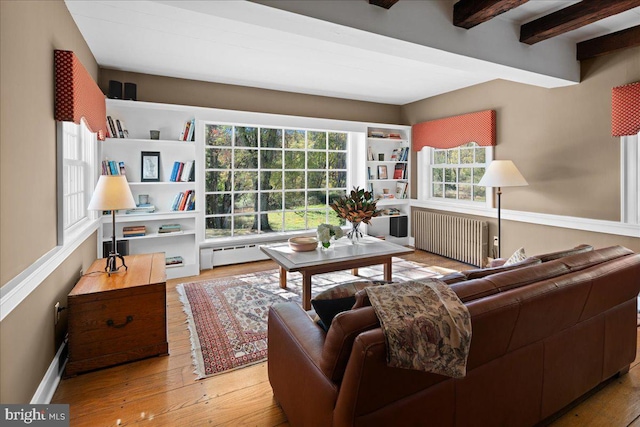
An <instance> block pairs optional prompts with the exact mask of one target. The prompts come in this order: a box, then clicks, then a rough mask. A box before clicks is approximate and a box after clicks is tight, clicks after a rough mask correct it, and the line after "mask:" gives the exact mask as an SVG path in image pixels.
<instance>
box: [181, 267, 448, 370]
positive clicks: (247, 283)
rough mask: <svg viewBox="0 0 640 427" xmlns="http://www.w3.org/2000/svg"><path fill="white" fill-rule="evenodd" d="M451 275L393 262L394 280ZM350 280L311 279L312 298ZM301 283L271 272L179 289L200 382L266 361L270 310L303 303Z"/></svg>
mask: <svg viewBox="0 0 640 427" xmlns="http://www.w3.org/2000/svg"><path fill="white" fill-rule="evenodd" d="M451 271H453V270H448V269H442V268H439V267H426V266H425V265H422V264H418V263H414V262H411V261H405V260H403V259H400V258H394V261H393V278H394V280H395V281H405V280H412V279H419V278H425V277H438V276H440V275H442V274H446V273H448V272H451ZM358 273H359V277H361V278H368V279H374V280H382V277H383V273H382V266H373V267H367V268H360V269H359V272H358ZM353 280H357V277H354V276H352V275H351V274H349V272H348V271H339V272H335V273H327V274H321V275H317V276H314V277H313V286H312V295H313V296H315V295H317V294H318V293H320V292H322V291H324V290H326V289H329V288H331V287H333V286H335V285H337V284H339V283H344V282H349V281H353ZM301 283H302V276H301V275H300V273H290V274H288V275H287V288H286V289H282V288H280V286H279V275H278V270H275V269H274V270H268V271H263V272H259V273H251V274H244V275H240V276H234V277H225V278H221V279H213V280H207V281H201V282H191V283H182V284H180V285H178V286H177V287H176V289H177V291H178V293H179V294H180V301H182V304H183V306H184V307H183V309H184V312H185V313H186V315H187V324H188V328H189V331H190V332H191V349H192V356H193V362H194V366H195V373H196V374H197V376H198V379H202V378H206V377H209V376H212V375H216V374H219V373H222V372H226V371H230V370H233V369H238V368H242V367H245V366H249V365H252V364H255V363H259V362H262V361H264V360H266V358H267V318H268V315H269V307H270V306H271V305H272V304H275V303H277V302H283V301H295V302H297V303H298V304H301V295H302V288H301Z"/></svg>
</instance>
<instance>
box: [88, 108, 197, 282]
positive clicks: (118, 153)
mask: <svg viewBox="0 0 640 427" xmlns="http://www.w3.org/2000/svg"><path fill="white" fill-rule="evenodd" d="M107 115H108V116H110V117H111V118H112V119H113V120H120V121H121V122H123V123H124V125H125V127H126V129H127V131H128V136H129V137H128V138H107V139H106V140H105V141H102V142H101V143H100V146H101V149H100V160H101V161H105V160H109V161H115V162H116V163H117V164H120V163H121V162H123V163H124V169H125V171H126V172H125V173H126V176H127V181H128V182H129V187H130V188H131V192H132V194H133V197H134V199H135V201H136V203H139V202H140V201H141V200H140V196H144V195H146V196H148V204H150V205H153V206H154V207H155V211H154V212H151V213H125V212H124V211H120V212H118V214H117V215H116V237H117V239H118V240H119V241H122V240H126V241H127V242H128V247H129V254H139V253H148V252H164V253H165V255H166V257H167V258H169V259H171V258H174V259H175V258H176V257H181V259H182V262H178V263H176V264H168V265H167V277H168V278H176V277H185V276H191V275H197V274H199V270H200V266H199V253H198V245H199V243H200V241H201V240H202V238H201V237H200V234H201V231H200V230H201V229H202V227H200V226H199V210H200V205H201V204H202V199H201V198H199V197H198V194H197V191H196V190H197V185H196V177H197V174H194V175H193V177H192V179H193V180H191V181H182V180H180V179H179V178H178V179H177V180H175V181H172V173H173V169H174V165H175V164H176V162H179V163H183V164H186V163H188V162H195V161H196V157H197V150H196V144H197V143H196V142H195V141H184V140H179V138H180V136H181V134H182V132H183V130H184V127H185V124H186V122H187V121H191V120H193V119H194V117H195V110H194V109H193V108H189V107H182V106H176V105H163V104H152V103H146V102H134V101H122V100H113V99H108V100H107ZM152 130H157V131H159V132H160V136H159V139H151V138H150V137H151V134H150V131H152ZM200 137H201V136H199V135H197V132H195V138H196V139H197V138H200ZM142 153H153V154H154V155H158V156H159V162H160V163H159V169H158V180H157V181H143V179H142V172H143V171H142V169H143V166H142ZM195 167H196V170H197V165H196V166H195ZM174 179H175V178H174ZM185 179H186V177H185ZM189 192H192V195H191V198H192V199H193V198H194V196H195V206H194V209H193V210H187V209H188V206H186V204H185V206H184V207H183V210H172V208H174V209H175V207H174V206H173V205H174V202H175V201H176V200H177V198H179V195H180V194H183V195H188V194H189ZM170 224H178V225H179V231H176V232H170V233H160V232H159V231H160V227H161V226H163V225H170ZM142 225H143V226H145V228H146V232H145V235H144V236H135V237H125V236H124V235H123V229H124V228H125V227H136V226H142ZM111 229H112V224H111V217H110V216H109V215H105V216H103V218H102V226H101V231H100V239H99V242H98V251H99V253H100V254H102V255H103V256H105V255H106V254H103V253H102V252H103V242H108V241H110V239H111V235H112V230H111Z"/></svg>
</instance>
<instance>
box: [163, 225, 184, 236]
mask: <svg viewBox="0 0 640 427" xmlns="http://www.w3.org/2000/svg"><path fill="white" fill-rule="evenodd" d="M180 231H182V226H181V225H180V224H162V225H161V226H160V227H158V233H160V234H165V233H177V232H180Z"/></svg>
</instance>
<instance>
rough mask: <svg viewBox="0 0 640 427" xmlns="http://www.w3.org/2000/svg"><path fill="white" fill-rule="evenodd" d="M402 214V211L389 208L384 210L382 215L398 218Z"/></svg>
mask: <svg viewBox="0 0 640 427" xmlns="http://www.w3.org/2000/svg"><path fill="white" fill-rule="evenodd" d="M400 213H401V212H400V209H398V208H388V209H383V210H382V214H383V215H387V216H397V215H400Z"/></svg>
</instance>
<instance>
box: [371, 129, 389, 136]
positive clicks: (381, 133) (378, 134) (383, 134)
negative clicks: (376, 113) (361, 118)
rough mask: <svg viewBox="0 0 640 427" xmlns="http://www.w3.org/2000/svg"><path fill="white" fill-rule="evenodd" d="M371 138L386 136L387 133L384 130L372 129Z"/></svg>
mask: <svg viewBox="0 0 640 427" xmlns="http://www.w3.org/2000/svg"><path fill="white" fill-rule="evenodd" d="M369 138H386V135H385V133H384V132H382V131H378V130H372V131H371V132H369Z"/></svg>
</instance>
